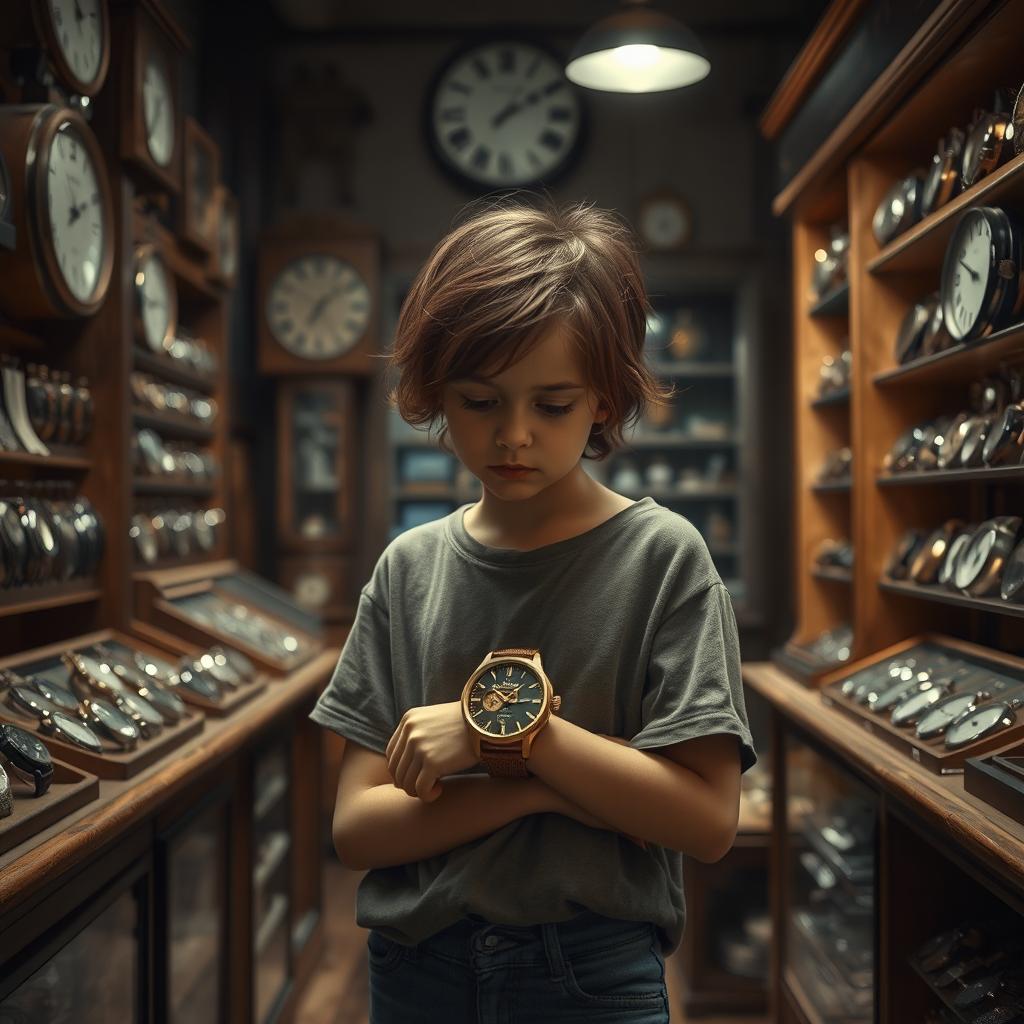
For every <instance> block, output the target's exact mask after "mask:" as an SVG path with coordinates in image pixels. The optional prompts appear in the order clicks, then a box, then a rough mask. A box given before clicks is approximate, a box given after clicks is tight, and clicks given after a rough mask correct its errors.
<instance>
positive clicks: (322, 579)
mask: <svg viewBox="0 0 1024 1024" xmlns="http://www.w3.org/2000/svg"><path fill="white" fill-rule="evenodd" d="M294 589H295V599H296V600H297V601H298V602H299V604H301V605H303V606H304V607H306V608H310V609H312V610H313V611H316V610H318V609H319V608H322V607H323V606H324V605H325V604H326V603H327V598H328V597H330V596H331V585H330V583H329V582H328V580H327V577H326V576H321V575H320V574H319V573H315V572H304V573H303V574H302V575H301V576H299V578H298V579H297V580H296V581H295V588H294Z"/></svg>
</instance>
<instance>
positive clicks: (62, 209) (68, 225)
mask: <svg viewBox="0 0 1024 1024" xmlns="http://www.w3.org/2000/svg"><path fill="white" fill-rule="evenodd" d="M48 167H49V173H48V174H47V175H46V185H45V188H46V203H47V209H48V210H49V214H50V241H51V243H52V245H53V254H54V256H55V258H56V261H57V265H58V266H59V267H60V272H61V275H62V276H63V278H64V281H65V283H66V284H67V286H68V288H69V290H70V291H71V294H72V295H74V297H75V298H76V299H78V301H79V302H90V301H92V300H93V298H94V297H95V293H96V288H97V285H98V284H99V281H100V271H101V269H102V268H103V261H104V256H105V254H106V247H107V245H108V244H109V242H110V240H109V239H108V238H107V237H106V236H105V234H104V215H105V210H104V209H103V195H104V193H103V191H102V190H101V189H100V185H99V180H98V179H99V175H100V174H102V173H104V172H103V169H102V168H97V167H96V166H95V164H94V163H93V158H92V154H91V153H90V152H89V151H88V150H87V149H86V147H85V144H84V143H83V141H82V136H81V134H80V133H79V130H78V128H76V127H75V126H74V125H73V124H71V123H70V122H69V121H65V122H64V123H63V124H62V125H61V126H60V127H59V128H58V129H57V131H56V132H55V133H54V136H53V141H52V142H51V143H50V151H49V154H48Z"/></svg>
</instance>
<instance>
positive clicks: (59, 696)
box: [28, 677, 78, 712]
mask: <svg viewBox="0 0 1024 1024" xmlns="http://www.w3.org/2000/svg"><path fill="white" fill-rule="evenodd" d="M28 685H29V686H31V687H32V689H33V690H35V691H36V693H38V694H39V695H40V696H42V697H43V698H45V699H46V700H48V701H49V702H50V703H51V704H53V705H55V706H56V707H57V708H59V709H60V710H62V711H70V712H77V711H78V698H77V697H76V696H75V695H74V694H73V693H72V692H71V691H70V690H68V689H66V688H65V687H63V686H56V685H54V684H53V683H51V682H49V681H48V680H46V679H39V678H38V677H36V678H34V679H32V680H30V681H29V684H28Z"/></svg>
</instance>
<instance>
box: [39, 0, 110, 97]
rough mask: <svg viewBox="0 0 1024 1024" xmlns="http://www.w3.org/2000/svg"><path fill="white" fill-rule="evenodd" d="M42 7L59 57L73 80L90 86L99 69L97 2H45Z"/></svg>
mask: <svg viewBox="0 0 1024 1024" xmlns="http://www.w3.org/2000/svg"><path fill="white" fill-rule="evenodd" d="M46 6H47V8H48V9H49V15H50V21H51V22H52V23H53V28H54V35H55V36H56V38H57V45H58V46H59V47H60V52H61V55H62V56H63V58H64V60H65V61H66V62H67V65H68V67H70V68H71V70H72V71H73V72H74V73H75V77H76V78H78V79H79V80H80V81H81V82H84V83H85V84H87V85H90V86H91V85H92V84H93V83H94V82H95V81H96V79H97V78H98V77H99V73H100V69H101V67H102V66H103V12H102V11H101V10H100V0H48V2H47V5H46Z"/></svg>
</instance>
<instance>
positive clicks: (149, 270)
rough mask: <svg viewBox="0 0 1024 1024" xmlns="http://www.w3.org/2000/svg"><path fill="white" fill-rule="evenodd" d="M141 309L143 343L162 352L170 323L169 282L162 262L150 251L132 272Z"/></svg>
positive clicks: (155, 350)
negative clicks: (133, 272) (144, 341)
mask: <svg viewBox="0 0 1024 1024" xmlns="http://www.w3.org/2000/svg"><path fill="white" fill-rule="evenodd" d="M135 287H136V288H137V289H138V294H139V302H140V305H141V308H142V329H143V331H144V333H145V337H146V344H147V345H148V346H149V347H150V348H151V349H152V350H153V351H154V352H161V351H163V348H164V344H165V342H166V341H167V335H168V333H169V330H170V326H171V304H172V296H171V281H170V278H169V277H168V275H167V268H166V267H165V266H164V261H163V260H162V259H161V258H160V257H159V256H158V255H157V254H156V253H150V254H149V255H148V256H147V257H146V258H145V259H144V260H143V261H142V263H141V264H140V265H139V268H138V270H136V272H135Z"/></svg>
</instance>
